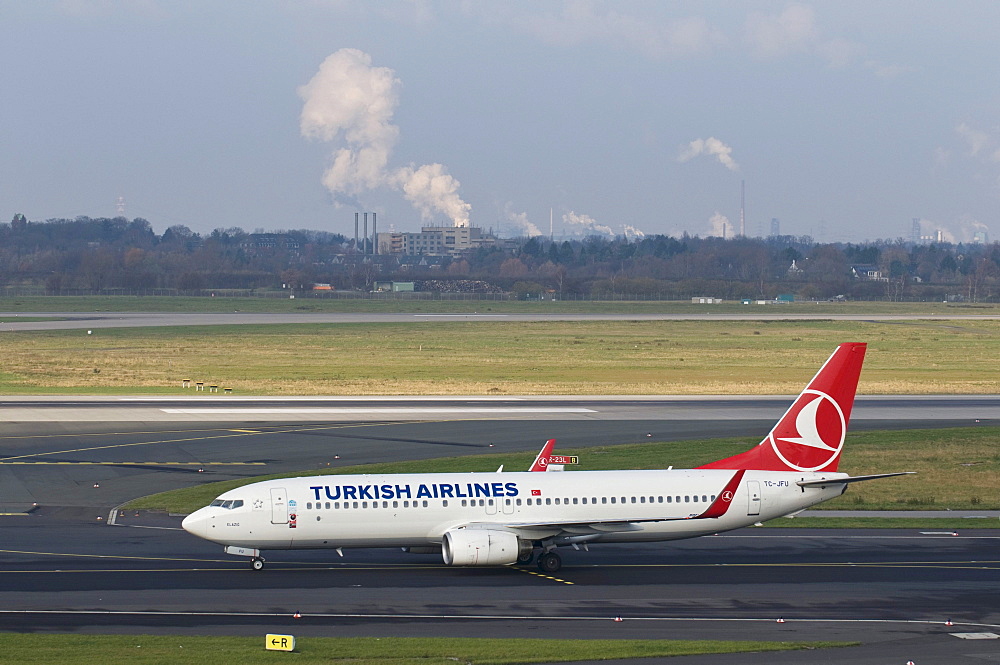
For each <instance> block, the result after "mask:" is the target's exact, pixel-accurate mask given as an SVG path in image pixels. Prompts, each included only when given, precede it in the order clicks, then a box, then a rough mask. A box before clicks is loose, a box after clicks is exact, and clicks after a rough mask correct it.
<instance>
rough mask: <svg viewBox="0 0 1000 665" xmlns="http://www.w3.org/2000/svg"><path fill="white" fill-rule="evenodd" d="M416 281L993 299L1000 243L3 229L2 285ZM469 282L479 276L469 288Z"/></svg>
mask: <svg viewBox="0 0 1000 665" xmlns="http://www.w3.org/2000/svg"><path fill="white" fill-rule="evenodd" d="M387 280H395V281H414V282H416V283H417V284H418V288H419V287H420V286H421V285H424V288H426V289H433V290H450V289H451V286H450V285H452V284H454V285H456V286H455V290H457V291H465V292H467V291H469V290H477V289H480V288H481V289H482V290H483V291H485V292H496V291H497V290H503V291H507V292H510V293H511V294H512V295H513V297H537V296H538V294H540V293H543V294H554V295H565V296H567V297H569V296H572V297H592V298H620V297H640V298H662V299H686V298H690V297H692V296H712V297H719V298H725V299H740V298H753V299H771V298H775V297H776V296H777V295H778V294H785V293H789V294H794V295H795V296H796V297H797V298H799V299H826V298H835V297H838V296H843V297H845V298H848V299H859V300H872V299H889V300H945V299H951V300H967V301H971V302H977V301H990V300H996V299H997V298H998V296H1000V244H998V243H993V244H989V245H983V244H968V245H966V244H948V243H939V244H929V245H913V244H910V243H906V242H903V241H902V240H894V241H888V240H886V241H876V242H872V243H863V244H820V243H815V242H813V241H812V239H811V238H808V237H793V236H779V237H770V238H735V239H728V240H725V239H722V238H714V237H709V238H700V237H697V236H695V237H691V236H684V237H681V238H674V237H670V236H647V237H645V238H642V239H632V240H629V239H625V238H614V239H611V238H605V237H598V236H592V237H588V238H585V239H582V240H579V239H577V240H550V239H547V238H544V237H535V238H530V239H524V240H523V241H521V242H516V243H505V245H504V248H500V247H484V248H481V249H478V250H475V251H471V252H468V253H466V254H465V255H463V256H460V257H421V256H400V255H377V256H375V255H371V254H364V253H359V252H358V251H356V250H355V248H354V247H353V241H351V240H348V239H347V238H345V237H344V236H343V235H340V234H334V233H327V232H322V231H308V230H292V231H273V232H267V233H265V232H255V233H248V232H247V231H244V230H243V229H239V228H230V229H217V230H215V231H213V232H211V233H210V234H207V235H201V234H198V233H194V232H193V231H191V229H189V228H188V227H186V226H181V225H177V226H171V227H169V228H168V229H166V231H164V232H163V234H162V235H157V234H156V233H155V232H154V231H153V229H152V226H151V225H150V223H149V222H148V221H146V220H145V219H133V220H128V219H125V218H112V219H107V218H98V219H92V218H89V217H78V218H76V219H72V220H67V219H52V220H47V221H45V222H30V221H28V220H27V219H25V218H24V217H23V216H22V215H17V216H15V218H14V219H13V221H12V222H11V223H10V224H9V225H0V286H4V287H17V286H21V287H35V288H44V290H45V292H46V293H50V294H66V293H101V292H107V291H109V290H122V289H124V290H136V291H138V290H150V289H162V290H172V291H176V292H180V293H200V292H203V291H208V290H212V289H220V290H221V289H242V290H254V289H282V288H285V289H294V290H299V291H301V290H309V289H311V287H312V285H313V284H314V283H324V284H330V285H331V286H332V287H333V288H334V289H335V290H356V291H370V290H372V289H373V288H374V287H375V285H376V282H378V281H387ZM476 285H482V286H481V287H480V286H476Z"/></svg>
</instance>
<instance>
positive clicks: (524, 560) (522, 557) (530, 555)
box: [517, 550, 535, 566]
mask: <svg viewBox="0 0 1000 665" xmlns="http://www.w3.org/2000/svg"><path fill="white" fill-rule="evenodd" d="M534 560H535V550H525V551H523V552H521V553H520V554H518V555H517V565H519V566H527V565H528V564H530V563H531V562H532V561H534Z"/></svg>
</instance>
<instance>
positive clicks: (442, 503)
mask: <svg viewBox="0 0 1000 665" xmlns="http://www.w3.org/2000/svg"><path fill="white" fill-rule="evenodd" d="M441 505H442V506H443V507H445V508H447V507H448V499H445V500H444V501H442V502H441Z"/></svg>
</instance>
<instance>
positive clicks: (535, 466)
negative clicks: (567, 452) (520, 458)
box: [528, 439, 556, 471]
mask: <svg viewBox="0 0 1000 665" xmlns="http://www.w3.org/2000/svg"><path fill="white" fill-rule="evenodd" d="M555 447H556V440H555V439H549V440H548V441H546V442H545V445H544V446H542V449H541V451H539V453H538V457H536V458H535V461H534V463H532V465H531V468H530V469H528V471H545V470H546V469H547V468H548V466H549V457H551V456H552V449H553V448H555Z"/></svg>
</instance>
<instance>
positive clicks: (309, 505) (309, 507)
mask: <svg viewBox="0 0 1000 665" xmlns="http://www.w3.org/2000/svg"><path fill="white" fill-rule="evenodd" d="M312 509H313V504H312V501H307V502H306V510H312Z"/></svg>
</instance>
